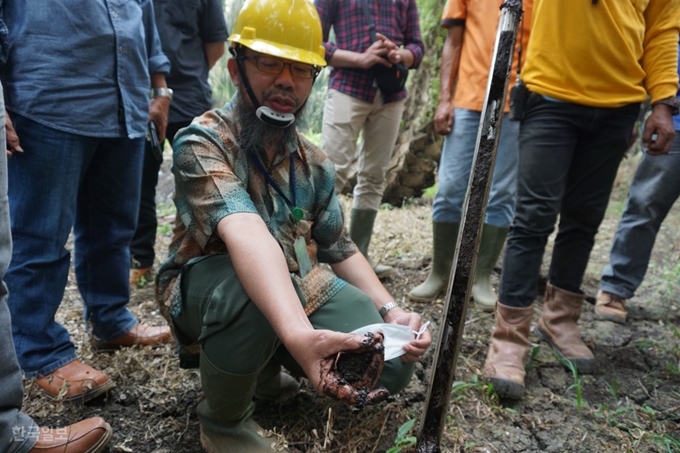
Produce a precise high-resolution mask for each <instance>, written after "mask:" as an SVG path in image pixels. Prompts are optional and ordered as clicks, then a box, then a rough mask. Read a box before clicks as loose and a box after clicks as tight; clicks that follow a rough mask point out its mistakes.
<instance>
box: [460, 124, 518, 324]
mask: <svg viewBox="0 0 680 453" xmlns="http://www.w3.org/2000/svg"><path fill="white" fill-rule="evenodd" d="M518 160H519V123H518V122H515V121H510V120H509V119H508V114H505V115H504V116H503V124H502V128H501V137H500V140H499V143H498V150H497V151H496V163H495V165H494V171H493V179H492V183H491V189H490V191H489V201H488V203H487V208H486V217H485V221H484V227H483V230H482V240H481V243H480V245H479V254H478V256H477V266H476V269H475V283H474V286H473V287H472V297H473V298H474V299H475V303H476V304H477V305H478V306H479V307H480V308H481V309H482V310H484V311H488V312H493V311H494V310H495V308H496V300H497V299H498V296H497V295H496V292H495V291H494V289H493V287H492V286H491V274H492V272H493V269H494V266H495V265H496V262H497V261H498V257H499V256H500V254H501V250H502V249H503V245H504V244H505V238H506V237H507V235H508V228H509V227H510V223H511V222H512V217H513V214H514V212H515V201H516V195H517V163H518Z"/></svg>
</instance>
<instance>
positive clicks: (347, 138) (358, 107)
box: [321, 89, 405, 211]
mask: <svg viewBox="0 0 680 453" xmlns="http://www.w3.org/2000/svg"><path fill="white" fill-rule="evenodd" d="M404 104H405V100H401V101H396V102H390V103H388V104H384V103H383V97H382V94H381V93H380V91H378V94H377V95H376V96H375V99H374V101H373V103H370V102H365V101H362V100H359V99H357V98H354V97H352V96H348V95H346V94H344V93H341V92H339V91H337V90H333V89H329V90H328V96H327V99H326V104H325V108H324V113H323V128H322V135H321V137H322V138H321V149H322V150H323V152H324V153H325V154H326V155H327V156H328V157H329V158H330V159H331V160H332V161H333V163H334V164H335V169H336V173H337V175H336V180H335V189H336V192H338V193H340V191H341V190H342V188H343V187H344V186H345V183H346V182H347V179H348V178H349V176H350V172H351V171H352V163H353V162H354V159H355V158H356V157H357V140H358V139H359V135H360V133H362V141H361V144H360V145H359V149H358V153H359V156H358V160H357V184H356V186H354V199H353V205H352V207H353V208H355V209H369V210H372V211H377V210H378V208H379V207H380V203H381V202H382V196H383V192H384V191H385V175H386V174H387V169H388V167H389V164H390V159H391V158H392V152H393V151H394V145H395V144H396V142H397V136H398V134H399V126H400V123H401V116H402V113H403V111H404Z"/></svg>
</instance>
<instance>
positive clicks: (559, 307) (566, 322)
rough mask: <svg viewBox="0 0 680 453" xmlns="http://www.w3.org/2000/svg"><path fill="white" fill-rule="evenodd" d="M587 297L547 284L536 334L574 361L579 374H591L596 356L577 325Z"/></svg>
mask: <svg viewBox="0 0 680 453" xmlns="http://www.w3.org/2000/svg"><path fill="white" fill-rule="evenodd" d="M584 299H585V295H584V294H576V293H570V292H569V291H565V290H563V289H559V288H555V287H554V286H552V285H551V284H548V287H547V288H546V290H545V300H544V301H543V315H542V316H541V318H540V319H539V320H538V325H537V326H536V327H535V328H534V333H535V334H536V336H537V337H539V338H540V339H541V340H543V341H545V342H547V343H549V344H550V346H552V348H553V350H554V351H555V352H556V353H557V354H558V355H559V356H560V357H562V358H564V359H567V360H569V361H571V362H572V363H574V364H575V365H576V368H577V370H578V372H579V373H581V374H591V373H593V372H594V371H595V357H594V356H593V352H592V351H591V350H590V349H589V348H588V346H586V344H585V343H584V342H583V339H582V338H581V332H580V331H579V330H578V326H577V325H576V323H577V322H578V319H579V317H580V316H581V307H582V306H583V300H584Z"/></svg>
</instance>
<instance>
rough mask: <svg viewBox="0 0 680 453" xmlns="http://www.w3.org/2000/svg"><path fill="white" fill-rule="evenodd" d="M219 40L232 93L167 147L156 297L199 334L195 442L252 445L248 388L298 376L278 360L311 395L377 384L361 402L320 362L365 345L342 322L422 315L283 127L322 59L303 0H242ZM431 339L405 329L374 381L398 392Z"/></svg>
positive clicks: (404, 320)
mask: <svg viewBox="0 0 680 453" xmlns="http://www.w3.org/2000/svg"><path fill="white" fill-rule="evenodd" d="M229 41H230V51H231V53H232V55H233V58H232V59H231V60H229V62H228V68H229V73H230V76H231V79H232V81H233V82H234V84H235V85H236V87H237V88H238V93H237V94H236V95H235V96H234V98H233V100H232V102H231V103H230V104H228V105H227V106H226V107H224V108H223V109H219V110H213V111H209V112H207V113H205V114H204V115H203V116H201V117H199V118H197V119H195V120H194V122H193V124H192V125H191V126H189V127H187V128H186V129H183V130H182V131H180V132H179V134H178V135H177V136H176V139H175V146H173V148H174V167H173V172H174V176H175V204H176V206H177V225H176V227H175V235H174V240H173V242H172V245H171V246H170V257H169V259H168V261H167V262H166V263H165V264H164V265H163V267H162V268H161V270H160V272H159V285H158V291H159V293H158V296H159V299H160V300H161V302H162V306H163V308H164V311H165V312H166V314H167V316H168V317H169V318H170V319H171V321H172V324H173V326H174V332H175V335H176V336H177V338H178V340H179V342H180V343H181V344H185V345H186V344H189V343H198V344H199V345H200V347H199V348H198V349H199V350H200V372H201V382H202V386H203V391H204V400H203V401H202V402H201V403H200V404H199V406H198V415H199V420H200V423H201V441H202V443H203V446H204V447H205V448H206V450H208V451H211V452H232V451H239V452H260V451H262V452H264V451H270V448H271V445H272V443H273V439H268V438H264V437H262V436H261V435H260V434H258V430H259V427H258V426H257V424H256V423H255V422H254V421H252V420H251V419H250V415H251V413H252V411H253V406H254V404H253V402H252V400H253V397H257V398H263V399H271V400H280V399H282V398H286V397H288V396H291V395H294V394H295V393H297V391H298V387H299V385H298V383H297V381H296V380H295V379H293V378H292V377H291V376H290V375H288V374H285V373H283V372H282V370H281V365H284V366H285V367H286V368H287V369H288V370H290V371H291V372H293V373H294V374H299V375H301V376H302V375H305V376H307V377H308V378H309V379H310V381H311V383H312V384H313V385H314V387H315V388H316V389H317V391H319V393H323V394H326V395H329V396H333V397H335V398H337V399H340V400H343V401H345V402H348V403H350V404H356V403H361V402H362V398H363V399H364V401H363V402H369V403H370V402H372V401H375V400H378V399H380V398H382V397H383V396H384V395H385V394H386V392H384V391H379V390H375V391H373V392H371V393H369V394H368V398H367V400H366V393H363V394H362V393H361V392H357V391H356V389H355V388H354V387H351V386H348V385H343V383H342V381H338V380H337V375H334V374H336V372H334V371H332V370H331V365H330V364H331V363H332V359H330V358H331V357H335V356H336V355H337V353H338V352H340V351H350V350H361V348H362V346H361V344H362V341H363V342H364V347H365V346H366V337H361V336H358V335H352V334H347V333H343V332H351V331H353V330H355V329H357V328H359V327H362V326H364V325H367V324H373V323H381V322H386V323H392V324H400V325H404V326H408V327H410V328H412V329H414V330H418V329H419V328H420V327H421V325H422V321H421V319H420V316H419V315H417V314H415V313H410V312H407V311H405V310H403V309H402V308H400V307H398V305H397V304H396V303H395V302H393V299H392V297H391V296H390V294H389V293H388V292H387V290H385V288H384V287H383V286H382V285H381V283H380V282H379V280H378V279H377V277H376V275H375V273H374V272H373V271H372V268H371V266H370V264H369V263H368V262H367V261H366V259H365V258H364V256H363V255H362V254H361V253H358V249H357V247H356V245H355V244H354V243H352V241H351V240H350V239H349V237H348V235H347V233H346V230H345V229H344V227H343V214H342V208H341V206H340V204H339V202H338V198H337V196H336V194H335V192H334V188H333V187H334V177H335V173H334V167H333V164H332V163H331V161H329V160H328V159H327V158H326V156H325V155H324V154H322V153H321V152H320V150H319V149H318V148H317V147H315V146H314V145H313V144H312V143H310V142H309V141H307V140H306V139H305V138H304V137H302V136H301V135H299V134H298V133H297V131H296V127H295V125H296V123H297V122H298V121H299V120H300V117H301V114H302V110H303V107H304V104H305V102H306V100H307V97H308V96H309V93H310V91H311V89H312V85H313V83H314V79H315V77H316V76H317V74H318V72H319V71H320V69H321V68H322V67H323V66H325V64H326V63H325V60H324V48H323V47H322V32H321V24H320V21H319V17H318V15H317V12H316V10H315V9H314V5H313V4H312V3H311V2H308V1H307V0H275V1H272V0H249V1H247V2H246V3H245V5H244V6H243V9H242V10H241V12H240V13H239V16H238V18H237V20H236V23H235V26H234V30H233V34H232V35H231V36H230V38H229ZM320 263H328V264H329V265H330V268H328V267H326V266H321V265H320ZM331 269H332V271H331ZM378 341H380V340H378ZM430 342H431V336H430V334H429V332H425V333H424V334H423V335H422V336H421V337H419V339H417V340H416V339H415V337H414V340H413V341H412V342H411V343H409V344H407V345H405V346H404V347H403V349H404V351H405V354H404V355H403V356H401V357H400V358H397V359H393V360H390V361H388V362H386V363H385V366H384V368H383V370H382V374H381V375H380V378H379V380H378V382H377V385H378V386H384V387H385V388H386V389H387V390H388V391H389V392H391V393H395V392H398V391H400V390H402V389H403V388H404V387H405V386H406V385H407V383H408V382H409V380H410V379H411V375H412V373H413V370H414V362H416V361H418V360H419V358H420V357H421V356H422V355H423V354H424V353H425V351H426V349H427V348H428V346H429V345H430ZM369 346H370V345H369Z"/></svg>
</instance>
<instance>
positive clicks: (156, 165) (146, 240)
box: [130, 120, 191, 268]
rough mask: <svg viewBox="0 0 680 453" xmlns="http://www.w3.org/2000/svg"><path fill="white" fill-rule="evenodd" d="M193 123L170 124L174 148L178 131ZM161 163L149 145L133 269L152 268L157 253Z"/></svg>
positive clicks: (133, 244)
mask: <svg viewBox="0 0 680 453" xmlns="http://www.w3.org/2000/svg"><path fill="white" fill-rule="evenodd" d="M189 124H191V121H190V120H189V121H182V122H179V123H168V128H167V130H166V134H165V135H166V136H167V138H168V141H169V142H170V146H172V143H173V139H174V138H175V134H176V133H177V131H178V130H180V129H182V128H183V127H187V126H188V125H189ZM160 168H161V163H160V162H158V160H156V157H155V156H154V154H153V151H151V148H150V147H149V144H148V143H147V146H146V149H145V150H144V168H143V169H142V194H141V200H140V203H139V217H138V219H137V230H135V235H134V237H133V238H132V241H131V242H130V255H131V256H132V263H133V267H136V268H145V267H152V266H153V262H154V258H155V256H156V255H155V253H154V249H153V247H154V244H155V243H156V228H157V227H158V220H157V219H156V184H158V172H159V170H160Z"/></svg>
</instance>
